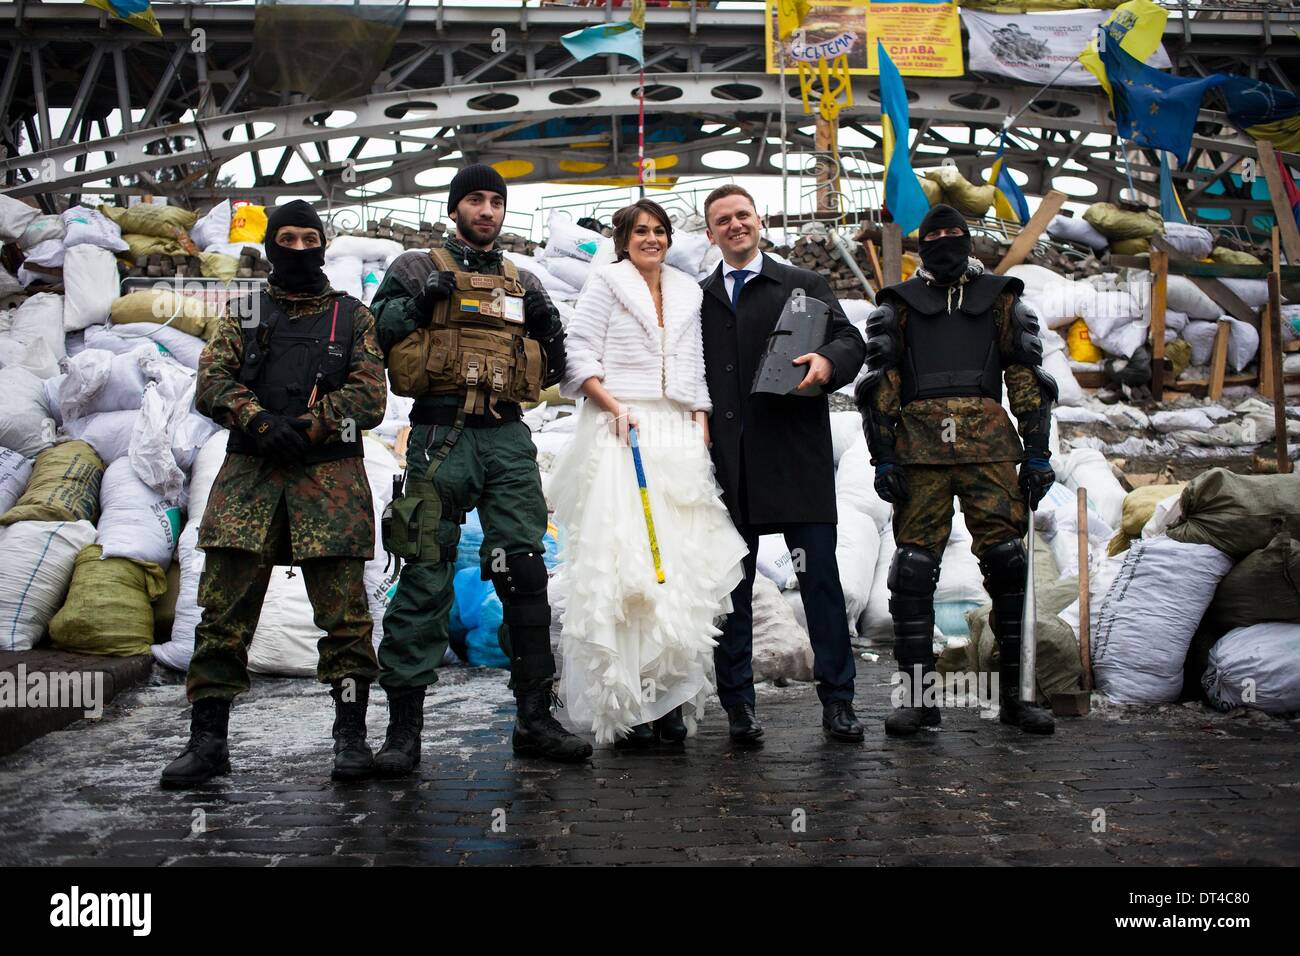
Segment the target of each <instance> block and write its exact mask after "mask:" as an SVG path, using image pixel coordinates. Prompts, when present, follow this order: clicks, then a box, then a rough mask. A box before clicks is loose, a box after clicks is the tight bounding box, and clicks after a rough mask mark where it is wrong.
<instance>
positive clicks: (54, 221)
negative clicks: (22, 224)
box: [18, 215, 65, 252]
mask: <svg viewBox="0 0 1300 956" xmlns="http://www.w3.org/2000/svg"><path fill="white" fill-rule="evenodd" d="M64 232H65V230H64V228H63V220H62V219H60V218H59V217H58V216H40V215H38V216H36V217H35V218H34V219H32V220H31V222H29V223H28V224H27V228H26V229H24V230H23V234H22V235H21V236H19V237H18V248H19V249H21V250H23V252H29V251H30V250H31V249H32V247H33V246H38V245H40V244H41V243H42V242H58V243H59V245H63V236H64Z"/></svg>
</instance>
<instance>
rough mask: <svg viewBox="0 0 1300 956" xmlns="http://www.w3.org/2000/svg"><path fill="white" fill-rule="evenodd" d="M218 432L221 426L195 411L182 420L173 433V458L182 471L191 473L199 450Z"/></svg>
mask: <svg viewBox="0 0 1300 956" xmlns="http://www.w3.org/2000/svg"><path fill="white" fill-rule="evenodd" d="M218 431H221V426H220V425H218V424H217V423H216V422H214V421H213V420H212V419H210V418H208V416H207V415H201V414H199V413H198V412H195V411H191V412H190V413H189V414H188V415H186V416H185V417H184V418H183V419H181V420H180V422H179V424H178V425H177V426H176V430H175V432H173V433H172V457H173V458H174V459H175V460H176V464H177V466H178V467H179V468H180V470H181V471H183V472H185V473H187V474H188V473H189V471H190V469H191V468H192V467H193V465H194V459H195V457H197V455H198V453H199V450H200V449H202V448H203V446H204V445H206V444H207V442H208V439H209V438H211V437H212V436H213V435H214V434H216V433H217V432H218Z"/></svg>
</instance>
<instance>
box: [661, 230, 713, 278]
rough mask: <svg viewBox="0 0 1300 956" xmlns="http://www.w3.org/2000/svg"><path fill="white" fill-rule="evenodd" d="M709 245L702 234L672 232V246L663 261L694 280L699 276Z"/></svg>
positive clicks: (706, 237)
mask: <svg viewBox="0 0 1300 956" xmlns="http://www.w3.org/2000/svg"><path fill="white" fill-rule="evenodd" d="M710 245H711V243H710V242H709V237H708V236H706V235H705V234H704V233H702V232H674V233H673V244H672V245H671V246H669V247H668V254H667V255H666V256H664V261H665V262H666V263H667V264H668V265H670V266H672V267H673V268H674V269H681V270H682V271H683V272H685V273H686V274H687V275H688V276H691V277H692V278H694V277H695V276H697V275H699V274H700V269H701V267H702V266H703V264H704V257H705V256H706V255H707V254H708V252H709V246H710Z"/></svg>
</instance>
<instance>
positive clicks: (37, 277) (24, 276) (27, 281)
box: [15, 263, 60, 289]
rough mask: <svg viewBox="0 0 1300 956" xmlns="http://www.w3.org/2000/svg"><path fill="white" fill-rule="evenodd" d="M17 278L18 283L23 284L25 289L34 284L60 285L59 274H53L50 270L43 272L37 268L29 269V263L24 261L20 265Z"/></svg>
mask: <svg viewBox="0 0 1300 956" xmlns="http://www.w3.org/2000/svg"><path fill="white" fill-rule="evenodd" d="M15 278H17V279H18V284H19V285H21V286H22V287H23V288H24V289H26V288H28V287H29V286H31V285H33V284H36V285H58V283H59V281H60V280H59V278H58V277H57V276H52V275H50V274H49V273H48V272H42V271H41V270H39V269H37V270H32V269H28V268H27V263H23V264H22V265H20V266H19V267H18V275H17V276H16V277H15Z"/></svg>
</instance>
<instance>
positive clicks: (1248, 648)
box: [1201, 621, 1300, 714]
mask: <svg viewBox="0 0 1300 956" xmlns="http://www.w3.org/2000/svg"><path fill="white" fill-rule="evenodd" d="M1201 685H1202V686H1203V687H1204V688H1205V692H1206V694H1208V695H1209V698H1210V703H1211V704H1213V705H1214V706H1215V707H1216V708H1218V709H1219V710H1223V711H1228V710H1232V709H1233V708H1234V707H1248V708H1251V709H1253V710H1262V711H1263V712H1264V713H1266V714H1293V713H1295V712H1296V711H1300V624H1285V623H1282V622H1277V621H1270V622H1267V623H1264V624H1253V625H1251V626H1250V627H1238V628H1234V629H1233V630H1231V631H1229V632H1228V633H1227V634H1225V635H1223V637H1222V638H1220V639H1219V641H1218V642H1217V643H1216V644H1215V645H1214V647H1212V648H1210V663H1209V667H1207V668H1206V669H1205V675H1204V676H1203V677H1202V678H1201Z"/></svg>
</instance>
